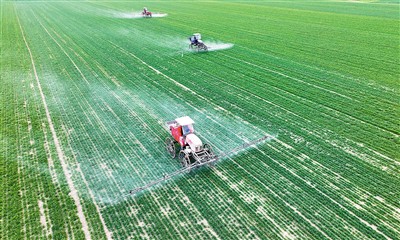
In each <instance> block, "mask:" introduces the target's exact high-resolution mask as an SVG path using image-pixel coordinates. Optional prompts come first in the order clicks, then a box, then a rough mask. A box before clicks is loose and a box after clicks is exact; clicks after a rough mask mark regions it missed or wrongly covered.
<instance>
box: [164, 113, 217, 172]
mask: <svg viewBox="0 0 400 240" xmlns="http://www.w3.org/2000/svg"><path fill="white" fill-rule="evenodd" d="M193 124H194V121H193V120H192V119H191V118H190V117H188V116H184V117H180V118H176V119H175V120H173V121H169V122H167V123H166V125H167V127H168V129H169V131H170V133H171V136H172V138H171V137H168V138H167V139H166V140H165V145H166V149H167V151H168V153H169V154H170V155H171V157H172V158H175V157H176V153H177V150H176V145H179V146H180V149H179V152H178V159H179V160H180V162H181V165H182V167H184V168H188V169H189V170H190V169H191V168H192V167H193V166H195V165H199V164H203V163H206V162H210V161H212V160H213V159H214V158H216V156H215V155H214V153H213V151H212V148H211V146H210V145H209V144H207V143H205V144H203V143H202V141H201V140H200V138H198V137H197V136H196V135H195V134H194V128H193Z"/></svg>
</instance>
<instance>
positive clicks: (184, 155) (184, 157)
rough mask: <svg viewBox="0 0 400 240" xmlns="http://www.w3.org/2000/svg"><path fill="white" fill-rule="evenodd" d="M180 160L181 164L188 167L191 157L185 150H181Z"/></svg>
mask: <svg viewBox="0 0 400 240" xmlns="http://www.w3.org/2000/svg"><path fill="white" fill-rule="evenodd" d="M179 160H180V161H181V165H182V167H183V168H187V167H189V166H190V157H189V155H188V154H187V153H185V152H184V151H183V150H181V151H180V152H179Z"/></svg>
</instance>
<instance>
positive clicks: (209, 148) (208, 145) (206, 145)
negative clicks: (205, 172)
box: [203, 143, 214, 155]
mask: <svg viewBox="0 0 400 240" xmlns="http://www.w3.org/2000/svg"><path fill="white" fill-rule="evenodd" d="M203 149H204V150H206V151H207V152H208V153H209V154H211V155H214V153H213V150H212V147H211V145H210V144H208V143H204V145H203Z"/></svg>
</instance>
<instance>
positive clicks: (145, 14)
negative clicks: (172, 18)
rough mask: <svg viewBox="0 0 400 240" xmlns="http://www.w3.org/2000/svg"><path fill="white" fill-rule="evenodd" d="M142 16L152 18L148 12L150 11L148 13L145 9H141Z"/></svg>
mask: <svg viewBox="0 0 400 240" xmlns="http://www.w3.org/2000/svg"><path fill="white" fill-rule="evenodd" d="M142 16H143V17H145V18H146V17H152V16H153V13H152V12H150V11H148V10H147V8H146V7H144V8H143V12H142Z"/></svg>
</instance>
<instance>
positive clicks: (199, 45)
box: [189, 33, 208, 52]
mask: <svg viewBox="0 0 400 240" xmlns="http://www.w3.org/2000/svg"><path fill="white" fill-rule="evenodd" d="M189 40H190V45H189V48H190V49H195V50H197V51H198V52H199V51H208V47H207V46H206V45H205V44H204V43H203V41H202V40H201V34H200V33H194V34H193V35H192V36H190V37H189Z"/></svg>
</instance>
